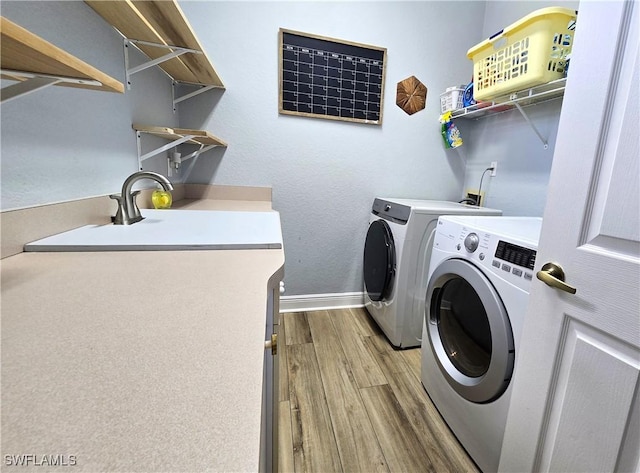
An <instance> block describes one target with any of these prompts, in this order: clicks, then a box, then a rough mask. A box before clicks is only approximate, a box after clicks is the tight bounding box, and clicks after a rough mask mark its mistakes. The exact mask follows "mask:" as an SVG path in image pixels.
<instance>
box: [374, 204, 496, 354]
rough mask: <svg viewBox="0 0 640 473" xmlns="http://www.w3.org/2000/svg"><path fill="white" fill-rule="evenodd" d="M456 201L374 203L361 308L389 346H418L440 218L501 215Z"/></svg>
mask: <svg viewBox="0 0 640 473" xmlns="http://www.w3.org/2000/svg"><path fill="white" fill-rule="evenodd" d="M501 214H502V212H501V211H500V210H495V209H487V208H483V207H475V206H470V205H465V204H459V203H457V202H446V201H438V200H410V199H390V198H376V199H374V201H373V206H372V209H371V218H370V220H369V229H368V231H367V236H366V240H365V245H364V294H365V297H364V299H365V307H366V308H367V311H368V312H369V313H370V314H371V316H372V317H373V319H374V320H375V321H376V323H377V324H378V325H379V326H380V328H381V329H382V331H383V332H384V333H385V335H386V336H387V338H388V339H389V341H390V342H391V344H393V345H394V346H396V347H399V348H409V347H417V346H420V344H421V337H422V319H423V316H424V296H425V289H426V287H427V277H428V269H429V259H430V258H431V246H432V244H433V235H434V233H435V228H436V223H437V221H438V217H440V216H441V215H501Z"/></svg>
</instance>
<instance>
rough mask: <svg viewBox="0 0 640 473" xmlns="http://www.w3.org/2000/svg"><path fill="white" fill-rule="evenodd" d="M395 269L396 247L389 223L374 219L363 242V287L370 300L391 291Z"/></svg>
mask: <svg viewBox="0 0 640 473" xmlns="http://www.w3.org/2000/svg"><path fill="white" fill-rule="evenodd" d="M395 270H396V249H395V245H394V243H393V234H392V233H391V228H389V224H388V223H387V222H385V221H384V220H374V221H373V222H372V223H371V225H369V230H368V231H367V238H366V240H365V242H364V289H365V291H367V294H368V295H369V298H370V299H371V300H372V301H381V300H383V299H384V298H386V297H387V296H389V294H390V293H391V288H392V287H393V276H394V274H395Z"/></svg>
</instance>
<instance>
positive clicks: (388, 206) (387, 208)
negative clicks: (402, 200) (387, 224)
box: [384, 204, 391, 212]
mask: <svg viewBox="0 0 640 473" xmlns="http://www.w3.org/2000/svg"><path fill="white" fill-rule="evenodd" d="M384 210H385V211H386V212H388V211H389V210H391V206H390V205H389V204H386V205H385V206H384Z"/></svg>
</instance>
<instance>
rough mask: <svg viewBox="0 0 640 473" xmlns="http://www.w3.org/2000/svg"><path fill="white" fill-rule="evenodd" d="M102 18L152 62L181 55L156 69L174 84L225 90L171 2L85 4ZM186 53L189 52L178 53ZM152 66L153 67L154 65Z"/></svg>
mask: <svg viewBox="0 0 640 473" xmlns="http://www.w3.org/2000/svg"><path fill="white" fill-rule="evenodd" d="M85 3H87V4H88V5H89V6H90V7H91V8H93V9H94V10H95V11H96V12H97V13H98V14H99V15H100V16H101V17H102V18H104V19H105V20H106V21H107V22H108V23H109V24H111V25H112V26H113V27H114V28H115V29H116V30H118V31H119V32H120V34H122V35H123V36H124V37H125V40H129V41H130V42H131V43H133V44H134V45H135V46H136V47H137V48H139V49H140V50H141V51H142V52H144V53H145V54H146V55H147V56H148V57H149V58H150V59H151V60H152V62H154V61H156V60H159V59H161V58H163V57H164V56H166V55H167V53H169V54H170V53H180V55H179V56H176V57H169V58H167V59H166V60H164V61H163V62H159V63H158V64H157V65H158V66H159V67H161V68H162V69H163V70H164V71H165V72H166V73H167V74H168V75H169V76H170V77H171V78H172V79H173V80H174V81H177V82H184V83H189V84H196V85H204V86H214V87H219V88H224V84H223V83H222V80H221V79H220V77H219V76H218V73H217V72H216V70H215V69H214V67H213V65H212V64H211V62H210V61H209V59H208V57H207V55H206V53H205V52H204V49H203V48H202V46H201V44H200V43H199V41H198V39H197V38H196V35H195V34H194V32H193V30H192V28H191V26H190V25H189V22H188V21H187V19H186V17H185V16H184V13H183V12H182V10H181V9H180V6H179V5H178V4H177V2H176V1H175V0H172V1H162V0H160V1H146V0H143V1H137V0H136V1H132V0H120V1H103V0H86V2H85ZM182 49H186V50H188V51H181V50H182ZM153 65H155V63H154V64H153Z"/></svg>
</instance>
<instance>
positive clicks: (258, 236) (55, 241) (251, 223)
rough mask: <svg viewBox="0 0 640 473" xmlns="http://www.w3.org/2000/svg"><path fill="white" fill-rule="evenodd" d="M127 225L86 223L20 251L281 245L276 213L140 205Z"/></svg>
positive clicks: (205, 248)
mask: <svg viewBox="0 0 640 473" xmlns="http://www.w3.org/2000/svg"><path fill="white" fill-rule="evenodd" d="M141 213H142V216H143V217H144V220H142V221H140V222H137V223H134V224H132V225H111V224H109V225H86V226H83V227H79V228H76V229H74V230H70V231H67V232H64V233H59V234H57V235H53V236H50V237H47V238H43V239H41V240H37V241H34V242H31V243H27V244H26V245H25V246H24V250H25V251H160V250H230V249H239V250H242V249H277V248H282V230H281V228H280V214H279V213H278V212H235V211H221V210H151V209H147V210H145V209H142V210H141Z"/></svg>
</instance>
